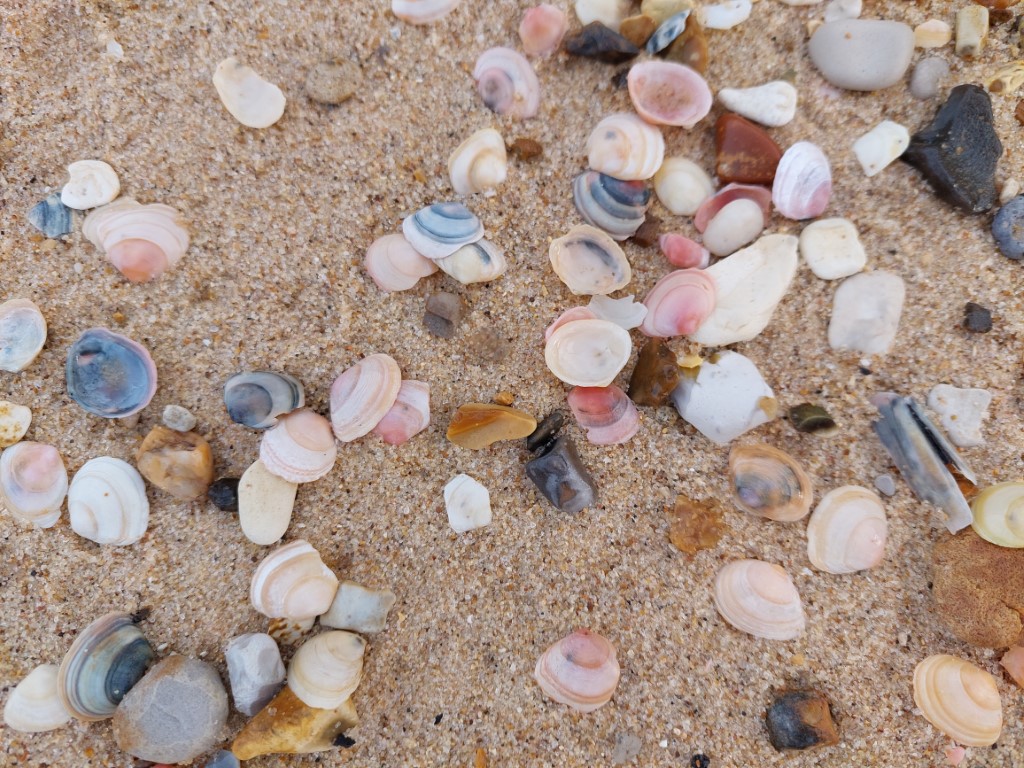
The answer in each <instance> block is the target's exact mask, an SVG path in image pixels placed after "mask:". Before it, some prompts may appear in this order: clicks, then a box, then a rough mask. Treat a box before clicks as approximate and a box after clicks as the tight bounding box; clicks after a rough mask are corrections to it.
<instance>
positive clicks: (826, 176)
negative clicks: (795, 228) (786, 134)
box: [772, 141, 832, 221]
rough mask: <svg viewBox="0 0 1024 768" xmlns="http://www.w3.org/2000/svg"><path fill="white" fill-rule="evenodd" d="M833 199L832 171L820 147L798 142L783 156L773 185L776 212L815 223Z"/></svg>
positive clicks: (773, 200) (789, 217)
mask: <svg viewBox="0 0 1024 768" xmlns="http://www.w3.org/2000/svg"><path fill="white" fill-rule="evenodd" d="M830 197H832V169H831V167H830V166H829V163H828V158H827V157H826V156H825V153H824V152H822V151H821V148H820V147H818V145H817V144H812V143H811V142H809V141H798V142H797V143H796V144H794V145H793V146H791V147H790V148H789V149H787V150H786V151H785V153H783V155H782V159H781V160H780V161H779V167H778V168H777V169H776V171H775V182H774V183H773V184H772V202H773V203H775V209H776V210H777V211H778V212H779V213H781V214H782V215H783V216H785V217H786V218H787V219H793V220H795V221H799V220H800V219H813V218H814V217H815V216H820V215H821V214H823V213H824V212H825V209H826V208H827V207H828V201H829V198H830Z"/></svg>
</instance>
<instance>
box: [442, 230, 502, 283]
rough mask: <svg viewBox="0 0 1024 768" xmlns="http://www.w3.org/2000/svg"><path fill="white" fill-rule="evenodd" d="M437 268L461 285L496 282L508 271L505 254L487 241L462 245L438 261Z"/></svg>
mask: <svg viewBox="0 0 1024 768" xmlns="http://www.w3.org/2000/svg"><path fill="white" fill-rule="evenodd" d="M434 263H435V264H437V266H438V267H439V268H440V269H441V271H442V272H444V273H445V274H446V275H448V276H449V277H451V278H453V279H455V280H458V281H459V282H460V283H462V284H463V285H470V284H472V283H487V282H490V281H491V280H497V279H498V278H499V277H501V276H502V275H503V274H505V273H506V272H507V271H508V262H507V261H506V260H505V252H504V251H502V250H501V248H499V247H498V246H496V245H495V244H494V243H492V242H490V241H489V240H477V241H476V242H475V243H470V244H469V245H464V246H462V247H461V248H459V250H457V251H456V252H455V253H453V254H452V255H451V256H445V257H444V258H443V259H438V260H437V261H436V262H434Z"/></svg>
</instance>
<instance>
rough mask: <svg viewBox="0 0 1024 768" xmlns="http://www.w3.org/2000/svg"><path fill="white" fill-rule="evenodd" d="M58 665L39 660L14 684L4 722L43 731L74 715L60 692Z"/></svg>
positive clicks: (17, 728) (15, 727)
mask: <svg viewBox="0 0 1024 768" xmlns="http://www.w3.org/2000/svg"><path fill="white" fill-rule="evenodd" d="M57 669H58V668H57V665H56V664H40V665H39V666H38V667H36V668H35V669H33V670H32V671H31V672H29V673H28V674H27V675H26V676H25V677H24V679H22V681H21V682H20V683H18V684H17V685H16V686H15V687H14V690H13V691H11V695H10V696H8V697H7V704H5V705H4V725H6V726H7V727H8V728H10V729H12V730H15V731H20V732H21V733H42V732H44V731H52V730H53V729H54V728H60V727H61V726H62V725H64V724H65V723H66V722H67V721H68V720H70V719H71V713H69V712H68V711H67V709H65V707H64V704H63V703H62V702H61V700H60V695H59V694H58V693H57Z"/></svg>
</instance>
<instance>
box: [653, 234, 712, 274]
mask: <svg viewBox="0 0 1024 768" xmlns="http://www.w3.org/2000/svg"><path fill="white" fill-rule="evenodd" d="M658 246H659V247H660V248H661V252H662V253H663V254H665V258H666V259H668V260H669V263H670V264H672V266H675V267H679V268H680V269H705V268H706V267H707V265H708V264H710V263H711V251H709V250H708V249H707V248H705V247H704V246H703V245H701V244H700V243H698V242H695V241H693V240H691V239H690V238H688V237H684V236H683V235H679V234H676V233H675V232H666V233H665V234H663V235H661V236H659V237H658Z"/></svg>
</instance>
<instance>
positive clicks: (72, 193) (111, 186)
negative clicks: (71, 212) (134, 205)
mask: <svg viewBox="0 0 1024 768" xmlns="http://www.w3.org/2000/svg"><path fill="white" fill-rule="evenodd" d="M68 176H69V177H70V178H69V180H68V183H67V184H65V185H64V189H62V190H61V191H60V201H61V202H62V203H64V205H66V206H67V207H68V208H74V209H75V210H76V211H84V210H87V209H89V208H95V207H96V206H98V205H104V204H106V203H109V202H110V201H111V200H113V199H114V198H116V197H117V196H118V195H119V194H120V193H121V181H120V179H118V178H117V171H115V170H114V169H113V168H112V167H111V166H110V164H109V163H105V162H103V161H102V160H79V161H78V162H76V163H72V164H71V165H69V166H68Z"/></svg>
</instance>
